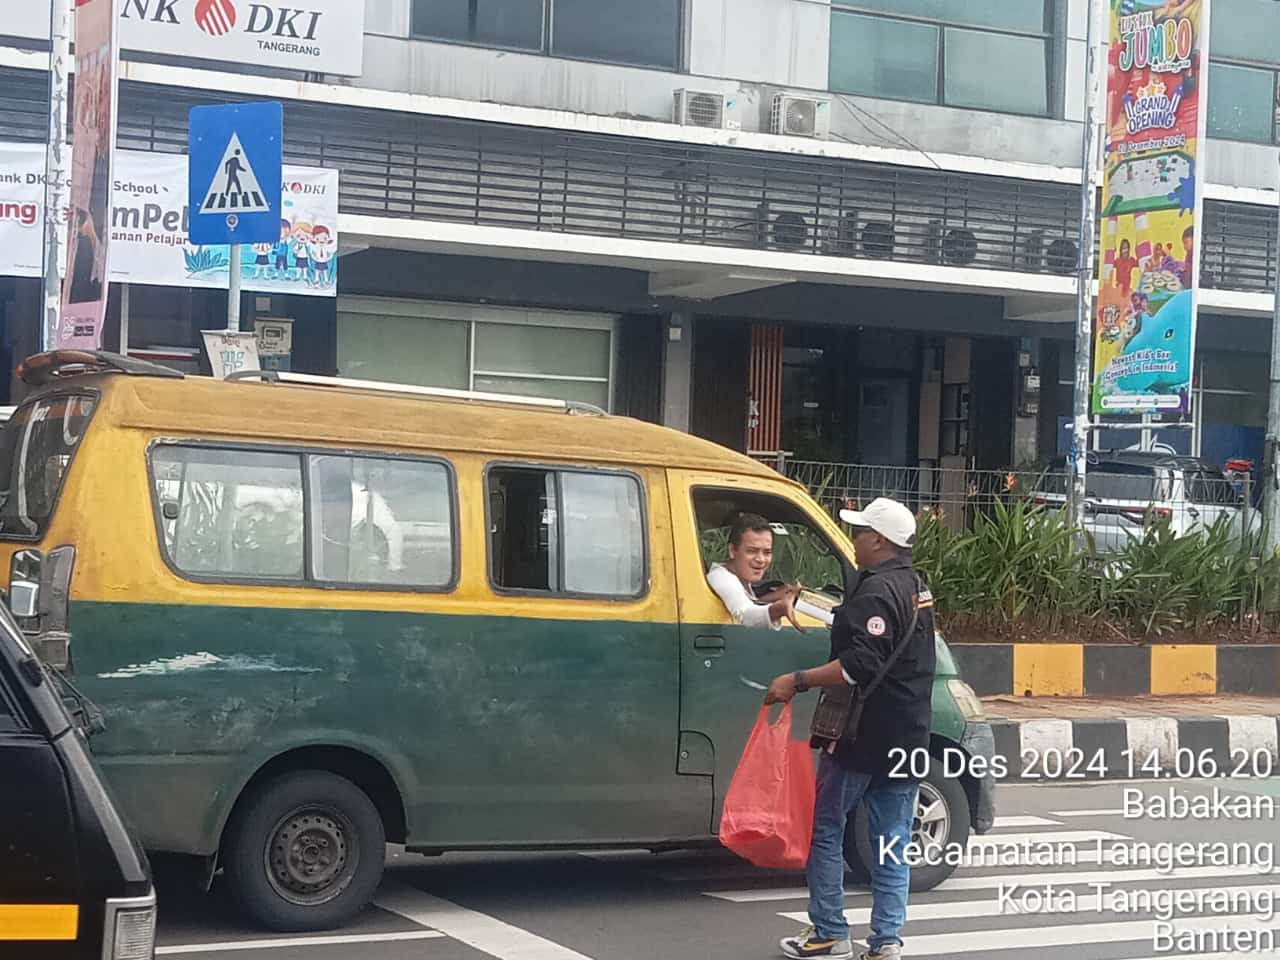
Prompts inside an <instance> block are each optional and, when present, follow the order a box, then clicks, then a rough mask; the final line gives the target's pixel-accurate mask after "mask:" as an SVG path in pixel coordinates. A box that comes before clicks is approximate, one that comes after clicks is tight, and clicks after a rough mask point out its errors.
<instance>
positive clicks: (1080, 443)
mask: <svg viewBox="0 0 1280 960" xmlns="http://www.w3.org/2000/svg"><path fill="white" fill-rule="evenodd" d="M1097 6H1098V5H1097V4H1096V3H1095V2H1094V0H1089V2H1088V5H1087V7H1086V9H1087V10H1088V18H1089V22H1088V30H1087V32H1086V41H1085V45H1086V48H1087V50H1088V56H1087V60H1086V63H1087V69H1086V73H1085V88H1084V131H1083V133H1082V135H1081V141H1082V143H1081V150H1080V263H1079V271H1078V272H1077V275H1076V285H1077V289H1076V376H1075V387H1074V389H1073V390H1072V411H1071V412H1072V425H1073V428H1072V433H1071V457H1070V462H1071V496H1070V497H1069V502H1070V504H1071V525H1072V527H1074V528H1075V529H1076V530H1077V531H1080V530H1083V529H1084V505H1085V489H1086V487H1085V461H1086V460H1087V459H1088V457H1087V453H1088V449H1089V405H1090V398H1091V396H1092V393H1093V389H1092V387H1093V384H1092V379H1093V378H1092V377H1091V376H1090V372H1091V369H1092V365H1091V364H1090V357H1091V351H1092V347H1093V246H1094V243H1095V241H1096V239H1097V238H1096V237H1095V236H1094V226H1093V224H1094V214H1095V212H1096V208H1097V198H1096V196H1095V194H1094V173H1095V171H1094V162H1095V154H1096V153H1097V133H1098V128H1097V122H1096V116H1095V114H1096V110H1097V100H1098V78H1099V75H1100V70H1099V66H1098V54H1099V51H1098V49H1097V44H1096V40H1097V20H1098V13H1097V9H1096V7H1097ZM1102 8H1103V9H1104V10H1105V9H1107V6H1106V4H1103V5H1102Z"/></svg>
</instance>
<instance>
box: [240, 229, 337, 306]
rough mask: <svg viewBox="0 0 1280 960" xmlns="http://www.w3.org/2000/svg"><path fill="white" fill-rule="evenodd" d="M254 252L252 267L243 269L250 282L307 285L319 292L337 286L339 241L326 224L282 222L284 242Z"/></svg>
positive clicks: (261, 246) (256, 246)
mask: <svg viewBox="0 0 1280 960" xmlns="http://www.w3.org/2000/svg"><path fill="white" fill-rule="evenodd" d="M252 249H253V254H254V256H253V261H252V263H246V264H245V265H244V266H243V268H242V269H244V270H245V271H246V272H247V277H246V279H252V280H267V281H274V282H275V283H276V284H280V285H285V286H287V285H292V284H303V283H305V284H306V285H307V286H308V287H313V288H315V289H325V288H328V287H332V286H334V284H336V283H337V274H336V271H335V270H334V269H333V261H334V259H335V258H336V257H337V255H338V241H337V238H336V237H335V236H334V234H333V231H332V229H330V228H329V227H327V226H325V225H324V224H311V223H307V222H306V221H299V222H297V223H292V222H290V221H289V220H287V219H281V221H280V239H279V240H277V241H276V242H275V243H255V244H253V245H252Z"/></svg>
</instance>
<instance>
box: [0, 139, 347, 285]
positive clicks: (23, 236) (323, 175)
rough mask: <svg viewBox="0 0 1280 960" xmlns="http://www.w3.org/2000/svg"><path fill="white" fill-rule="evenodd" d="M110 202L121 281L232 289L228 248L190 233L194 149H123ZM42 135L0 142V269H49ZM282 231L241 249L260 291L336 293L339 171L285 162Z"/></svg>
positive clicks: (22, 273) (33, 273)
mask: <svg viewBox="0 0 1280 960" xmlns="http://www.w3.org/2000/svg"><path fill="white" fill-rule="evenodd" d="M115 173H116V176H115V182H114V184H113V187H114V189H113V191H112V202H111V243H112V255H111V269H110V276H111V280H112V282H114V283H138V284H152V285H156V286H168V287H203V288H209V289H222V290H225V289H226V288H227V284H228V265H229V263H230V252H229V250H228V249H227V248H226V247H201V246H195V245H193V244H191V243H190V242H189V241H188V239H187V218H188V215H189V214H188V210H187V158H186V157H185V156H183V155H181V154H165V153H144V152H137V151H131V150H119V151H117V152H116V164H115ZM43 177H44V145H43V144H24V143H7V144H6V143H0V276H19V277H38V276H41V263H40V251H41V238H42V237H43V230H44V215H43V210H42V206H43V203H44V187H43V186H42V184H41V180H42V179H43ZM281 209H282V210H283V211H284V215H283V216H282V217H281V223H280V238H279V240H277V241H276V242H275V243H271V244H255V245H253V246H252V247H248V248H245V249H244V250H243V251H242V260H241V283H242V284H243V289H244V290H246V291H250V292H253V293H292V294H303V295H306V296H314V297H334V296H337V291H338V260H337V249H338V171H336V170H321V169H318V168H315V167H292V166H288V165H286V166H285V168H284V191H283V197H282V204H281Z"/></svg>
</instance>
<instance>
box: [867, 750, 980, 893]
mask: <svg viewBox="0 0 1280 960" xmlns="http://www.w3.org/2000/svg"><path fill="white" fill-rule="evenodd" d="M969 825H970V812H969V797H968V795H967V794H966V793H965V792H964V785H963V784H961V783H960V781H959V780H958V779H957V778H955V777H944V776H943V775H942V763H941V761H939V760H938V758H937V757H933V756H931V757H930V758H929V769H928V772H927V774H926V776H925V778H924V779H923V780H921V781H920V789H919V791H918V793H917V795H916V813H915V817H914V818H913V820H912V823H911V840H912V842H913V843H918V844H919V845H920V846H921V847H925V846H932V845H934V844H942V845H943V846H944V848H946V849H948V850H952V849H958V850H961V851H963V850H964V849H965V847H966V846H967V844H968V842H969ZM878 854H879V845H878V844H876V845H875V846H873V845H872V842H871V837H870V818H869V817H868V816H867V809H866V805H865V804H859V805H858V810H857V812H856V813H855V814H854V816H853V819H852V820H851V821H850V823H849V827H848V829H847V830H846V831H845V838H844V855H845V862H846V863H848V865H849V868H850V870H851V872H852V874H853V879H854V880H856V881H859V882H863V883H865V882H868V881H869V880H870V879H871V874H870V869H869V865H870V864H871V863H873V862H874V860H873V858H874V857H876V856H878ZM955 870H956V868H955V867H954V866H953V865H951V864H947V863H941V864H937V865H925V864H921V865H919V866H915V867H912V868H911V889H912V890H913V891H915V892H917V893H919V892H921V891H923V890H932V889H933V888H934V887H936V886H938V884H940V883H942V881H944V880H946V879H947V877H949V876H951V874H953V873H954V872H955Z"/></svg>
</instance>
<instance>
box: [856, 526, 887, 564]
mask: <svg viewBox="0 0 1280 960" xmlns="http://www.w3.org/2000/svg"><path fill="white" fill-rule="evenodd" d="M883 542H884V541H883V538H882V537H881V536H880V534H878V533H876V532H875V531H874V530H872V529H871V528H870V527H855V528H854V530H853V551H854V557H855V559H856V560H857V561H858V566H860V567H863V566H866V565H867V564H868V563H870V564H874V563H875V562H876V560H877V558H878V557H879V556H880V552H881V545H882V544H883Z"/></svg>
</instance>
